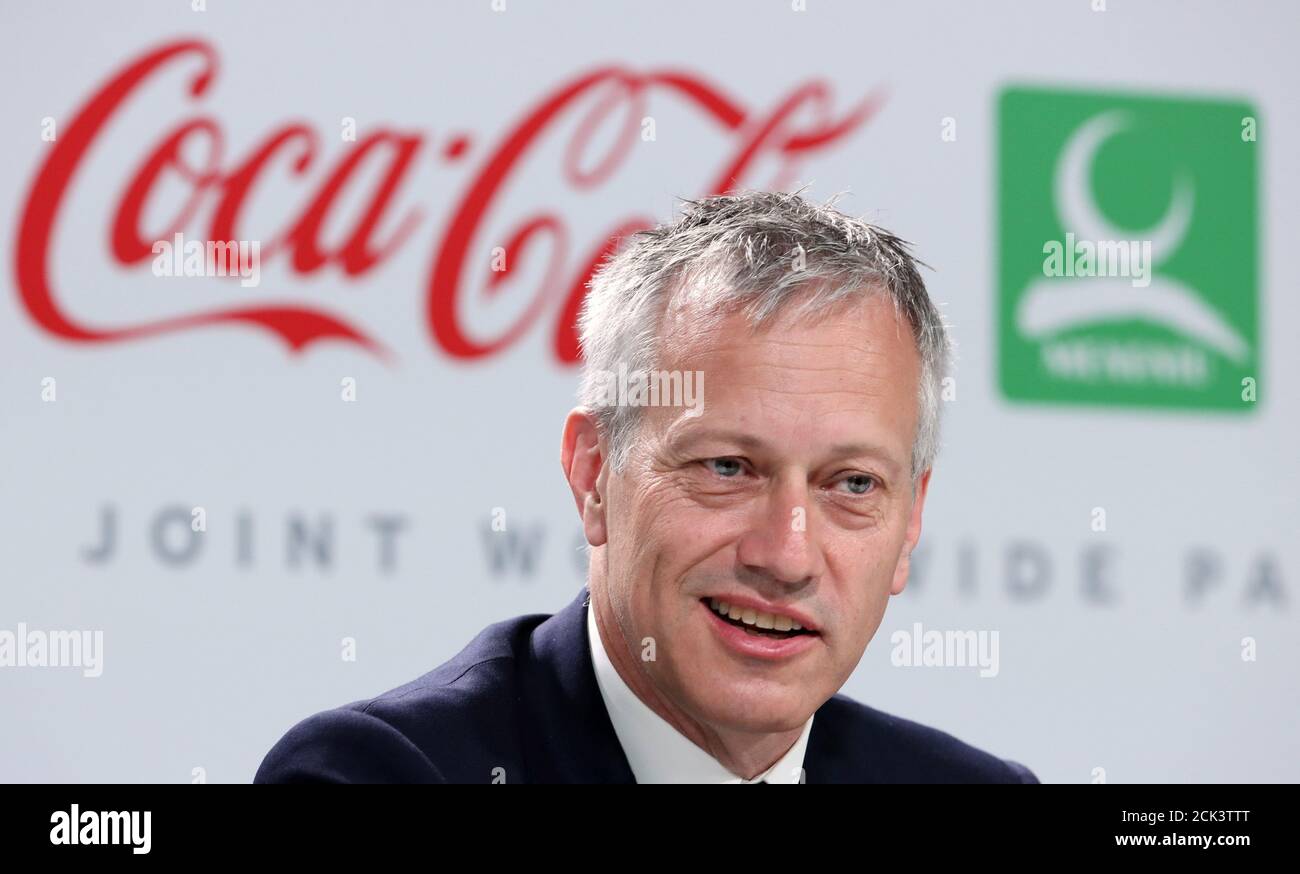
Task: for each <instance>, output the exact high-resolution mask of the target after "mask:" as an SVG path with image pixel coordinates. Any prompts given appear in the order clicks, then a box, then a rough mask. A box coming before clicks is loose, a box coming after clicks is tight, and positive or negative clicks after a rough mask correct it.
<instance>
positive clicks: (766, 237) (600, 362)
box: [578, 191, 953, 488]
mask: <svg viewBox="0 0 1300 874" xmlns="http://www.w3.org/2000/svg"><path fill="white" fill-rule="evenodd" d="M834 201H835V198H831V200H829V201H827V203H826V204H824V205H820V206H819V205H817V204H813V203H809V202H808V201H806V200H804V199H803V198H802V197H801V196H800V194H799V193H798V192H796V193H793V194H785V193H780V192H766V191H739V192H736V193H732V194H726V195H716V196H713V197H705V198H702V199H699V200H685V201H683V209H682V214H681V216H680V217H678V219H677V220H676V222H673V223H668V224H662V225H659V226H657V227H654V228H650V229H648V230H643V231H639V232H637V233H635V234H632V235H631V236H630V237H629V238H628V239H626V240H624V241H623V243H622V246H621V247H620V248H619V249H618V250H617V251H616V252H614V253H613V254H611V255H608V256H607V257H606V258H605V259H604V261H603V262H602V263H601V265H600V266H599V268H598V269H597V271H596V272H595V274H594V275H593V276H592V278H591V281H590V282H589V283H588V294H587V297H586V299H585V300H584V302H583V305H582V310H581V312H580V313H579V316H578V328H579V337H580V343H581V348H582V352H583V356H584V359H585V361H584V364H583V373H582V383H581V388H580V389H579V400H580V403H581V404H582V406H583V407H584V408H586V409H587V410H589V411H590V412H592V413H593V414H594V416H595V418H596V422H597V426H598V428H599V429H600V431H601V433H602V436H604V437H605V439H606V441H607V443H608V447H609V455H610V458H609V463H610V465H611V466H612V469H613V470H615V471H618V470H620V469H621V468H622V467H623V464H624V463H625V462H626V460H627V457H628V453H629V452H630V450H631V446H632V438H633V436H634V434H635V431H636V427H637V423H638V420H639V408H638V407H636V406H629V405H626V404H622V405H620V404H613V405H611V404H607V403H602V401H601V397H602V391H603V390H604V389H603V386H604V384H605V383H604V376H603V375H604V374H608V373H611V372H613V371H616V370H617V369H618V368H619V365H620V364H623V365H625V366H626V367H627V368H628V369H629V371H636V370H651V369H653V368H654V367H655V362H656V360H657V358H658V355H659V351H660V350H659V340H660V327H661V324H662V322H663V319H664V315H665V313H667V312H668V311H669V308H670V306H671V307H672V308H674V309H676V308H677V307H680V306H684V305H686V304H690V305H691V316H692V320H693V321H694V320H696V319H697V318H698V319H700V320H708V319H717V318H719V317H721V316H722V315H724V314H728V313H733V312H737V311H741V310H742V309H743V311H744V313H745V314H746V316H747V317H748V319H749V323H750V325H751V326H760V325H763V324H765V323H767V322H769V321H770V320H771V319H772V318H774V317H775V316H776V315H777V314H778V313H780V312H783V311H785V310H787V309H789V307H790V304H791V302H792V301H795V300H798V308H797V315H811V316H814V317H815V316H817V315H821V314H824V313H826V312H827V311H828V310H829V309H830V308H831V307H833V306H835V305H837V304H841V303H844V302H854V301H862V300H863V299H865V298H866V297H867V296H869V295H873V294H879V293H881V292H882V291H883V292H884V293H885V294H887V295H888V296H889V299H890V300H891V301H892V302H893V306H894V313H895V316H896V317H898V318H899V320H900V321H901V320H902V316H901V315H900V311H901V314H902V315H905V316H906V319H907V322H908V324H909V325H910V326H911V329H912V334H913V339H914V340H915V341H916V345H917V351H918V352H919V354H920V360H921V380H920V390H919V393H918V410H919V416H918V424H917V433H916V436H915V438H914V440H913V443H912V459H911V463H912V470H911V476H912V484H913V488H915V486H916V483H917V482H918V480H919V478H920V477H921V475H922V474H923V473H924V472H925V471H926V470H929V469H930V468H931V467H932V466H933V464H934V460H935V457H936V455H937V454H938V451H939V400H940V392H941V389H942V383H943V378H944V376H945V375H946V374H947V372H948V369H949V366H950V363H951V359H952V352H953V343H952V340H951V339H950V338H949V336H948V331H947V328H946V326H945V325H944V323H943V320H942V319H941V318H940V315H939V312H938V310H937V309H936V308H935V306H934V304H933V302H932V301H931V300H930V296H929V294H928V293H927V292H926V290H925V283H924V282H923V281H922V280H921V276H920V273H919V272H918V271H917V265H918V264H920V263H922V262H918V261H917V260H916V259H915V258H914V257H913V256H912V255H911V253H910V252H909V250H908V249H909V245H910V244H908V243H907V242H905V241H903V240H900V239H899V238H898V237H896V236H894V235H893V234H891V233H889V232H888V231H886V230H883V229H882V228H878V227H876V226H874V225H871V224H868V223H866V222H865V221H862V220H861V219H855V218H851V217H849V216H847V215H845V214H844V213H842V212H840V211H839V210H837V209H835V208H833V206H832V204H833V203H834ZM923 266H924V265H923ZM802 292H808V293H802ZM697 308H698V309H697Z"/></svg>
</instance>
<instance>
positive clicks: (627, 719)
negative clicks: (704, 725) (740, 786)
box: [587, 600, 815, 783]
mask: <svg viewBox="0 0 1300 874" xmlns="http://www.w3.org/2000/svg"><path fill="white" fill-rule="evenodd" d="M587 642H588V645H589V646H590V648H591V663H592V664H593V665H594V666H595V669H596V684H597V685H598V686H599V687H600V697H601V698H603V699H604V701H605V709H606V710H607V711H609V719H610V721H611V722H612V723H614V732H615V734H617V735H618V742H619V743H620V744H621V745H622V746H623V753H624V754H625V755H626V756H627V763H628V765H630V766H631V768H632V774H633V776H635V777H636V781H637V782H638V783H760V782H766V783H799V782H801V780H800V777H801V776H802V772H803V756H804V750H805V749H807V747H808V734H809V732H811V731H812V721H813V717H811V716H810V717H808V721H807V722H806V723H804V727H803V732H802V733H801V734H800V735H799V739H798V740H797V741H795V742H794V746H792V747H790V749H789V750H788V751H787V752H786V754H785V755H784V756H782V757H781V758H780V759H778V760H777V761H776V763H775V764H773V765H772V767H770V768H768V769H767V770H766V771H764V772H763V773H761V774H759V775H758V776H756V777H755V778H754V779H752V780H746V779H745V778H743V777H740V776H738V775H736V774H733V773H732V772H731V771H729V770H727V769H726V768H725V767H723V765H722V763H721V762H719V761H718V760H717V759H715V758H713V756H711V755H709V754H708V753H707V752H705V751H704V750H703V749H701V748H700V747H698V746H696V745H695V744H694V743H693V742H692V741H691V740H690V739H689V738H687V737H686V736H685V735H683V734H682V733H681V732H679V731H678V730H677V729H675V728H673V727H672V725H670V724H669V723H668V722H667V720H665V719H664V718H663V717H661V716H660V715H659V714H657V713H655V712H654V711H653V710H651V709H650V708H649V707H648V706H647V705H646V704H645V702H643V701H642V700H641V699H640V698H638V697H636V693H634V692H633V691H632V690H631V689H630V688H628V685H627V683H626V682H624V681H623V678H622V677H621V676H620V675H619V673H618V670H617V669H616V668H615V667H614V664H613V663H612V662H611V661H610V660H609V653H608V652H607V651H606V650H605V642H604V640H602V639H601V636H600V630H599V629H598V628H597V626H596V611H595V609H594V608H593V607H592V605H591V602H590V600H589V601H588V603H587ZM814 715H815V714H814Z"/></svg>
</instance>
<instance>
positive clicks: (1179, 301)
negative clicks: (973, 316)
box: [998, 87, 1261, 410]
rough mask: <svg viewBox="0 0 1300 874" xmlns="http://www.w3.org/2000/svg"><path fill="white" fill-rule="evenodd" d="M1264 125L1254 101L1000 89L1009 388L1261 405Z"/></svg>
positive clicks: (1140, 400)
mask: <svg viewBox="0 0 1300 874" xmlns="http://www.w3.org/2000/svg"><path fill="white" fill-rule="evenodd" d="M1257 118H1258V116H1257V114H1256V113H1255V111H1254V110H1253V109H1252V107H1251V106H1250V105H1249V104H1246V103H1242V102H1227V101H1217V100H1201V99H1182V98H1177V99H1176V98H1170V97H1148V96H1131V95H1126V94H1116V93H1089V92H1082V91H1063V90H1056V89H1044V88H1020V87H1017V88H1009V89H1007V90H1005V91H1003V92H1002V95H1001V98H1000V100H999V104H998V131H999V140H1000V143H999V150H998V187H999V207H998V213H999V214H998V227H999V231H1000V241H999V253H998V254H999V263H998V282H999V295H998V382H999V385H1000V387H1001V390H1002V392H1003V394H1004V395H1006V397H1008V398H1010V399H1013V400H1017V401H1030V402H1039V403H1043V402H1051V403H1067V404H1096V405H1106V406H1123V407H1147V408H1155V407H1164V408H1184V409H1216V410H1247V409H1250V408H1253V407H1254V406H1255V405H1254V403H1251V402H1250V401H1253V400H1254V397H1255V395H1254V391H1255V389H1256V387H1257V384H1258V382H1259V364H1260V361H1261V355H1260V348H1259V281H1258V274H1257V260H1258V251H1257V246H1258V244H1257V240H1258V231H1257V224H1258V219H1257V207H1256V175H1255V174H1256V170H1255V150H1256V142H1255V134H1256V124H1257Z"/></svg>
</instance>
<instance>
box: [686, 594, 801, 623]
mask: <svg viewBox="0 0 1300 874" xmlns="http://www.w3.org/2000/svg"><path fill="white" fill-rule="evenodd" d="M709 606H710V607H712V608H713V609H714V610H715V611H716V612H718V613H720V614H722V615H723V616H728V617H730V618H732V619H735V620H738V621H740V622H743V623H745V624H746V625H753V626H754V627H755V628H769V629H772V630H774V631H802V630H803V626H802V625H800V624H799V623H798V622H795V621H794V620H793V619H791V618H790V617H789V616H781V615H779V614H777V613H764V612H763V611H761V610H755V609H753V608H751V607H738V606H736V605H735V604H728V603H727V602H726V601H720V600H718V599H717V598H710V599H709Z"/></svg>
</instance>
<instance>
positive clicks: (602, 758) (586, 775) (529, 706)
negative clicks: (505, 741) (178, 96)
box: [520, 586, 636, 783]
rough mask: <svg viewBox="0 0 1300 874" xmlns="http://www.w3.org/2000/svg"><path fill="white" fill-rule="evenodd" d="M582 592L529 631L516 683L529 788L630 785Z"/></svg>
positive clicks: (583, 592)
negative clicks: (596, 665)
mask: <svg viewBox="0 0 1300 874" xmlns="http://www.w3.org/2000/svg"><path fill="white" fill-rule="evenodd" d="M588 598H589V593H588V591H587V589H586V587H585V586H584V587H583V589H582V590H581V591H580V592H579V593H578V596H577V597H576V598H575V599H574V600H573V601H572V602H571V603H570V604H569V605H568V606H567V607H565V608H564V609H563V610H561V611H560V612H558V613H556V614H555V615H554V616H552V617H551V618H549V619H547V620H546V621H545V622H543V623H542V624H541V625H539V626H537V628H536V630H534V631H533V633H532V635H531V639H530V642H529V648H530V650H531V652H530V653H529V655H530V656H531V657H530V658H526V659H523V660H522V663H523V664H525V665H527V669H526V670H525V673H524V676H522V677H521V681H522V688H521V690H520V696H521V698H522V700H523V702H524V705H525V708H526V710H525V713H526V715H525V719H524V723H525V724H524V725H523V727H522V730H523V732H524V736H523V745H524V750H525V756H526V760H527V766H528V770H529V774H530V776H529V781H530V782H536V783H635V782H636V779H635V777H634V776H633V774H632V769H631V767H630V766H629V765H628V763H627V756H625V755H624V754H623V748H622V746H620V745H619V742H618V735H617V734H615V732H614V724H613V723H612V722H610V719H609V713H608V712H606V710H605V702H604V700H603V699H602V698H601V695H600V687H599V686H597V685H596V671H595V668H594V666H593V665H592V663H591V650H590V648H589V644H588V641H587V601H588Z"/></svg>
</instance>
